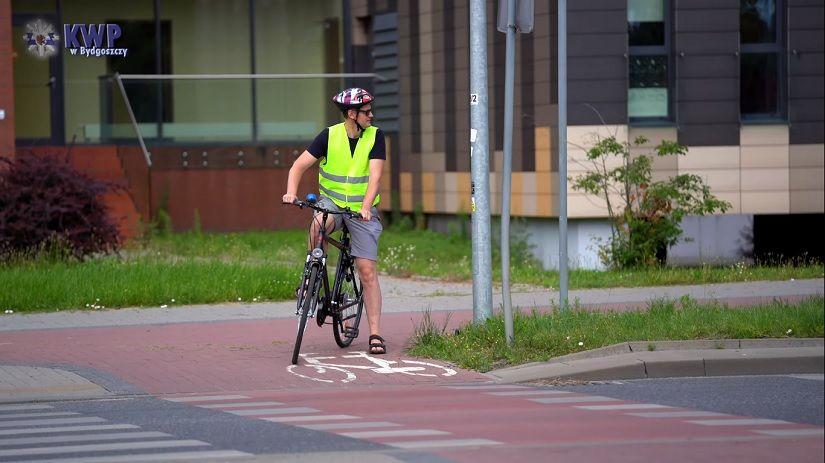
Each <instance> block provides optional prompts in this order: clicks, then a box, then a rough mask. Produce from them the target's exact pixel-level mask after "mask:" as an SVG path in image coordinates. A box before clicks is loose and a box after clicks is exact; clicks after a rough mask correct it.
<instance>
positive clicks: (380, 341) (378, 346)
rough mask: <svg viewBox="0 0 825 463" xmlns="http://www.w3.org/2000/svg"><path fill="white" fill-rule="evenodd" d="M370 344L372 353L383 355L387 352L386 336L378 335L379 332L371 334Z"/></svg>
mask: <svg viewBox="0 0 825 463" xmlns="http://www.w3.org/2000/svg"><path fill="white" fill-rule="evenodd" d="M376 340H377V341H378V342H377V343H373V342H372V341H376ZM369 346H370V347H369V349H370V352H369V353H370V354H372V355H383V354H386V353H387V346H386V345H385V344H384V338H382V337H381V336H378V335H377V334H371V335H370V340H369ZM376 349H378V351H376Z"/></svg>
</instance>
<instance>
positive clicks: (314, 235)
mask: <svg viewBox="0 0 825 463" xmlns="http://www.w3.org/2000/svg"><path fill="white" fill-rule="evenodd" d="M321 218H323V215H321V213H320V212H316V213H315V215H313V216H312V225H310V227H309V248H308V249H307V250H308V251H311V250H313V249H315V247H316V246H318V242H319V241H320V240H321ZM334 230H335V219H334V217H333V216H332V215H329V216H327V234H329V233H332V232H333V231H334ZM324 248H325V249H326V243H324Z"/></svg>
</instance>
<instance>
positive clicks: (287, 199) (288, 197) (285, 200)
mask: <svg viewBox="0 0 825 463" xmlns="http://www.w3.org/2000/svg"><path fill="white" fill-rule="evenodd" d="M295 201H298V196H296V195H293V194H290V193H287V194H285V195H284V197H283V198H281V202H282V203H284V204H292V203H294V202H295Z"/></svg>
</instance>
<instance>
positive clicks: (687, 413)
mask: <svg viewBox="0 0 825 463" xmlns="http://www.w3.org/2000/svg"><path fill="white" fill-rule="evenodd" d="M628 415H630V416H638V417H641V418H702V417H711V416H730V415H726V414H724V413H717V412H705V411H701V410H683V411H672V412H640V413H628Z"/></svg>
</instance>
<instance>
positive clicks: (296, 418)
mask: <svg viewBox="0 0 825 463" xmlns="http://www.w3.org/2000/svg"><path fill="white" fill-rule="evenodd" d="M358 418H359V417H358V416H353V415H299V416H273V417H270V418H262V419H263V420H265V421H272V422H275V423H296V422H301V421H337V420H357V419H358Z"/></svg>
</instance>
